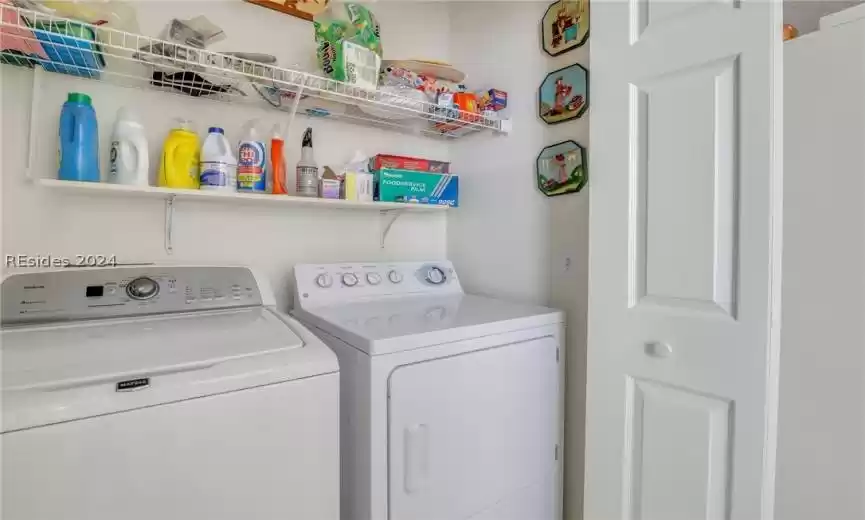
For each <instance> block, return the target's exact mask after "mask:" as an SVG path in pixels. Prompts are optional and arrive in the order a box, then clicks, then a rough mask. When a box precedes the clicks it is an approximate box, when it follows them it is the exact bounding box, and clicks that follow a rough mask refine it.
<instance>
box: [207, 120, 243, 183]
mask: <svg viewBox="0 0 865 520" xmlns="http://www.w3.org/2000/svg"><path fill="white" fill-rule="evenodd" d="M200 187H201V189H202V190H225V191H236V190H237V159H235V158H234V154H233V153H231V145H230V144H228V139H226V138H225V130H223V129H222V128H219V127H216V126H214V127H211V128H210V129H209V130H208V131H207V138H206V139H205V140H204V146H202V147H201V186H200Z"/></svg>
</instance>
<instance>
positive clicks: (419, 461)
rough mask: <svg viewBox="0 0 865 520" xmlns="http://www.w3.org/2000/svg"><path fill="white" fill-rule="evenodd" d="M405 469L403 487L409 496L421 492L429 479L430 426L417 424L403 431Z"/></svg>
mask: <svg viewBox="0 0 865 520" xmlns="http://www.w3.org/2000/svg"><path fill="white" fill-rule="evenodd" d="M403 443H404V449H405V469H404V473H403V486H404V487H405V492H406V493H408V494H411V493H415V492H417V491H420V490H421V489H422V488H423V487H424V486H425V485H426V483H427V480H428V479H429V426H428V425H426V424H415V425H412V426H409V427H407V428H406V429H405V430H404V431H403Z"/></svg>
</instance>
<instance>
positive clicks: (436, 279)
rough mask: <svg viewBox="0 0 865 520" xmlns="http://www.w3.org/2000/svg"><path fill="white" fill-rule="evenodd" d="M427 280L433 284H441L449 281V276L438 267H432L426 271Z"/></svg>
mask: <svg viewBox="0 0 865 520" xmlns="http://www.w3.org/2000/svg"><path fill="white" fill-rule="evenodd" d="M426 281H428V282H429V283H431V284H433V285H441V284H443V283H445V281H447V276H446V275H445V273H444V271H442V270H441V269H439V268H438V267H430V268H429V271H427V272H426Z"/></svg>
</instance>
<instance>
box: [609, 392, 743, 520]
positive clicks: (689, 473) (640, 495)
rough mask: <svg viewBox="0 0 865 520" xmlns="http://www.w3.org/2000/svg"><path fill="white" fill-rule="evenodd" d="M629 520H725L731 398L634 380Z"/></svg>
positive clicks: (629, 418) (628, 415) (629, 416)
mask: <svg viewBox="0 0 865 520" xmlns="http://www.w3.org/2000/svg"><path fill="white" fill-rule="evenodd" d="M626 386H627V404H626V407H627V408H626V412H625V429H626V433H625V436H626V437H625V443H626V446H630V447H631V448H630V449H628V450H626V457H627V459H626V461H625V470H624V480H625V486H624V487H625V489H626V490H629V492H628V493H627V494H626V496H625V497H624V502H625V504H624V518H627V519H629V520H650V519H657V520H703V519H704V520H723V519H725V518H727V512H728V507H727V497H728V496H729V491H730V489H729V487H728V484H729V481H728V478H727V477H728V474H729V468H730V413H731V407H730V402H729V401H727V400H725V399H719V398H715V397H711V396H705V395H700V394H696V393H694V392H692V391H689V390H686V389H681V388H675V387H672V386H666V385H661V384H657V383H653V382H651V381H645V380H639V379H634V378H631V377H629V378H628V379H627V383H626Z"/></svg>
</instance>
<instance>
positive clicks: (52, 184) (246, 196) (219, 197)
mask: <svg viewBox="0 0 865 520" xmlns="http://www.w3.org/2000/svg"><path fill="white" fill-rule="evenodd" d="M37 182H38V184H39V185H40V186H42V187H45V188H50V189H53V190H58V191H63V192H68V193H77V194H82V195H96V196H98V195H104V196H107V197H115V198H117V197H145V198H154V199H163V200H169V199H170V200H173V201H180V200H190V201H212V202H220V203H224V204H253V205H268V204H276V205H279V204H283V205H288V206H298V207H316V208H331V209H351V210H372V211H392V210H406V211H411V212H433V211H445V210H447V209H448V206H435V205H431V204H403V203H399V202H357V201H352V200H338V199H319V198H313V197H296V196H292V195H269V194H266V193H262V194H256V193H234V192H219V191H208V190H185V189H175V188H158V187H155V186H129V185H122V184H107V183H102V182H75V181H61V180H58V179H39V180H38V181H37Z"/></svg>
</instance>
